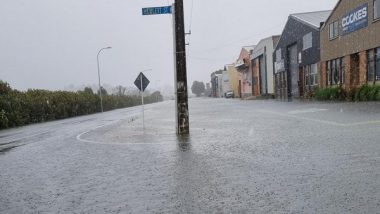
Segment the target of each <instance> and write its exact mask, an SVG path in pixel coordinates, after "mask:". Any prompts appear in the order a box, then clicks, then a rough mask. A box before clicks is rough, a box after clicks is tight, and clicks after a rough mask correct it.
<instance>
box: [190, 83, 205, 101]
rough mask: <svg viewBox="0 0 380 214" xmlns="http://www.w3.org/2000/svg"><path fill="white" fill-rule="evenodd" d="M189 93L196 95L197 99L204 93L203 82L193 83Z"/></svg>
mask: <svg viewBox="0 0 380 214" xmlns="http://www.w3.org/2000/svg"><path fill="white" fill-rule="evenodd" d="M191 91H192V92H193V94H195V95H197V97H200V96H201V95H202V93H204V92H205V84H204V83H203V82H198V81H194V82H193V86H191Z"/></svg>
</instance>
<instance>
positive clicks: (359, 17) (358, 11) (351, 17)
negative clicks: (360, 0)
mask: <svg viewBox="0 0 380 214" xmlns="http://www.w3.org/2000/svg"><path fill="white" fill-rule="evenodd" d="M341 26H342V34H343V35H346V34H349V33H352V32H355V31H357V30H360V29H362V28H365V27H368V3H366V4H363V5H360V6H359V7H357V8H355V9H354V10H351V11H350V12H348V13H347V14H346V15H344V16H343V17H342V22H341Z"/></svg>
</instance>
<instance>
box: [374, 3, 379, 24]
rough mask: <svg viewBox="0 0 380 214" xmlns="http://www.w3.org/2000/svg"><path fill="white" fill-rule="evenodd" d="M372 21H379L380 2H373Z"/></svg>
mask: <svg viewBox="0 0 380 214" xmlns="http://www.w3.org/2000/svg"><path fill="white" fill-rule="evenodd" d="M373 19H375V20H376V19H380V0H374V1H373Z"/></svg>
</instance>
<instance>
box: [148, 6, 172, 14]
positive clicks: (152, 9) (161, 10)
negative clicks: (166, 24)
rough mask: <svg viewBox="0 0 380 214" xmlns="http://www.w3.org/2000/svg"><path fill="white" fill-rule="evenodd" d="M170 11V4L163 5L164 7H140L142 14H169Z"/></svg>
mask: <svg viewBox="0 0 380 214" xmlns="http://www.w3.org/2000/svg"><path fill="white" fill-rule="evenodd" d="M171 13H172V6H165V7H146V8H143V9H142V15H143V16H148V15H161V14H171Z"/></svg>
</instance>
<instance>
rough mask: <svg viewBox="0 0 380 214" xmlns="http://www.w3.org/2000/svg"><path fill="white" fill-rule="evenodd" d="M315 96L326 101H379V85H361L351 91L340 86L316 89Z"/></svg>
mask: <svg viewBox="0 0 380 214" xmlns="http://www.w3.org/2000/svg"><path fill="white" fill-rule="evenodd" d="M315 98H316V99H317V100H321V101H326V100H333V101H340V100H350V101H356V102H358V101H380V85H362V86H360V87H359V88H356V89H354V90H352V91H351V92H347V91H345V90H344V89H343V88H342V87H334V88H323V89H320V88H318V89H316V91H315Z"/></svg>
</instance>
